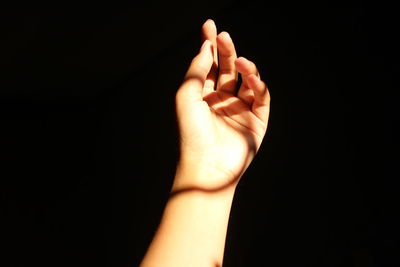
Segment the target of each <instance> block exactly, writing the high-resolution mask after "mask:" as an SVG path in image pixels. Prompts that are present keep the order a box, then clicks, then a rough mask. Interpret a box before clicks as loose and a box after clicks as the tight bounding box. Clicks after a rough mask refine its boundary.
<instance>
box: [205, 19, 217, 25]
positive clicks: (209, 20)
mask: <svg viewBox="0 0 400 267" xmlns="http://www.w3.org/2000/svg"><path fill="white" fill-rule="evenodd" d="M206 22H210V23H212V24H215V22H214V21H213V20H212V19H208V20H206Z"/></svg>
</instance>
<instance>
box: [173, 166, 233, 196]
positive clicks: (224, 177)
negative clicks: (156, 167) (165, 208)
mask: <svg viewBox="0 0 400 267" xmlns="http://www.w3.org/2000/svg"><path fill="white" fill-rule="evenodd" d="M239 179H240V177H233V176H232V175H231V174H230V173H229V172H226V171H224V170H220V169H217V168H215V167H211V166H209V165H208V164H203V163H200V162H196V163H193V162H188V161H183V160H180V161H179V163H178V165H177V168H176V173H175V178H174V182H173V186H172V190H171V193H172V194H176V193H178V192H183V191H199V192H205V193H215V194H217V193H223V194H234V192H235V189H236V185H237V183H238V181H239Z"/></svg>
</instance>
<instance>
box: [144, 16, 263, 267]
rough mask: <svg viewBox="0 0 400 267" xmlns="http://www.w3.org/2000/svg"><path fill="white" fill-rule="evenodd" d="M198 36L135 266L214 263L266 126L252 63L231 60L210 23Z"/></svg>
mask: <svg viewBox="0 0 400 267" xmlns="http://www.w3.org/2000/svg"><path fill="white" fill-rule="evenodd" d="M202 37H203V45H202V47H201V49H200V51H199V53H198V54H197V56H195V57H194V59H193V60H192V62H191V64H190V66H189V69H188V71H187V73H186V75H185V79H184V81H183V83H182V84H181V86H180V87H179V90H178V92H177V94H176V113H177V119H178V127H179V133H180V159H179V162H178V165H177V169H176V175H175V178H174V182H173V186H172V189H171V197H170V199H169V200H168V202H167V204H166V207H165V210H164V213H163V216H162V219H161V223H160V226H159V228H158V230H157V232H156V234H155V236H154V239H153V241H152V242H151V244H150V246H149V249H148V250H147V252H146V255H145V256H144V258H143V261H142V263H141V265H140V266H141V267H160V266H163V267H181V266H182V267H183V266H185V267H187V266H191V267H197V266H199V267H200V266H201V267H216V266H222V262H223V255H224V247H225V240H226V232H227V227H228V221H229V213H230V209H231V205H232V200H233V197H234V193H235V189H236V186H237V184H238V182H239V180H240V178H241V177H242V175H243V173H244V172H245V170H246V169H247V167H248V166H249V164H250V163H251V161H252V159H253V158H254V156H255V155H256V153H257V151H258V149H259V148H260V145H261V142H262V140H263V138H264V135H265V133H266V130H267V125H268V117H269V110H270V94H269V91H268V88H267V86H266V84H265V83H264V82H263V81H262V80H261V78H260V74H259V72H258V70H257V68H256V65H255V64H254V63H253V62H251V61H249V60H247V59H245V58H243V57H239V58H238V57H237V54H236V50H235V46H234V44H233V41H232V39H231V38H230V36H229V34H228V33H227V32H221V33H219V34H217V28H216V26H215V23H214V22H213V21H212V20H207V21H206V22H205V23H204V25H203V27H202ZM217 70H218V75H217ZM238 75H241V77H242V83H241V84H240V86H239V89H238V90H236V88H237V86H238V84H237V78H238Z"/></svg>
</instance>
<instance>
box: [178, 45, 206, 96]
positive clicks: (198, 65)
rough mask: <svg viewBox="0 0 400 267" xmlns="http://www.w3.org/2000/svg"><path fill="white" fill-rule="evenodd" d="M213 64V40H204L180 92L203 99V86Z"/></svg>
mask: <svg viewBox="0 0 400 267" xmlns="http://www.w3.org/2000/svg"><path fill="white" fill-rule="evenodd" d="M212 64H213V54H212V44H211V41H209V40H206V41H204V43H203V45H202V47H201V49H200V52H199V54H198V55H197V56H196V57H194V58H193V60H192V62H191V64H190V66H189V69H188V71H187V72H186V75H185V79H184V82H183V83H182V85H181V87H180V89H179V91H178V94H179V95H181V94H184V95H185V97H186V96H189V97H190V98H191V100H200V101H202V99H203V88H204V84H205V82H206V80H207V76H208V74H209V72H210V69H211V66H212Z"/></svg>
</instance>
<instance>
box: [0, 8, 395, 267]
mask: <svg viewBox="0 0 400 267" xmlns="http://www.w3.org/2000/svg"><path fill="white" fill-rule="evenodd" d="M379 3H380V4H377V3H375V2H367V1H354V2H346V4H345V5H344V4H342V5H337V6H334V5H332V4H327V3H325V4H315V3H313V4H311V3H305V2H301V3H298V4H296V5H293V4H289V3H288V2H284V1H282V2H279V3H273V2H263V3H259V2H254V1H240V0H237V1H230V0H226V1H219V2H213V1H202V2H201V3H200V2H193V3H191V2H185V4H184V5H182V4H181V5H179V3H178V2H168V3H165V2H164V3H158V2H157V3H156V2H154V3H153V2H152V3H148V4H145V5H142V6H136V5H135V4H133V3H132V4H130V5H127V4H126V5H123V6H121V5H117V4H114V5H111V4H110V3H108V4H104V5H101V4H97V6H95V7H94V6H92V7H83V6H79V5H72V4H70V5H64V6H57V7H52V8H47V9H43V8H42V9H41V8H37V7H36V8H17V9H7V10H4V9H3V10H2V11H1V12H2V13H3V14H2V25H3V27H4V29H3V30H2V33H1V36H2V38H1V39H2V42H1V43H2V44H1V46H2V47H3V48H2V49H1V65H2V69H3V70H2V75H1V76H2V78H1V91H0V117H1V120H0V121H1V128H0V129H1V131H0V146H1V147H0V149H1V153H0V155H1V189H0V190H1V197H2V200H1V201H2V203H4V204H5V205H4V206H3V205H2V206H3V207H4V208H2V209H3V212H2V213H3V214H4V215H5V216H2V219H1V224H2V225H1V238H0V240H1V243H2V245H3V246H4V247H5V250H3V251H2V254H4V256H2V257H1V258H2V261H3V262H4V263H2V264H1V265H2V266H39V265H40V266H136V265H138V263H139V262H140V259H141V258H142V257H143V254H144V253H145V251H146V248H147V246H148V244H149V242H150V240H151V238H152V236H153V233H154V231H155V229H156V227H157V224H158V222H159V219H160V216H161V213H162V209H163V207H164V204H165V202H166V200H167V197H168V192H169V189H170V185H171V182H172V179H173V175H174V168H175V163H176V157H177V136H176V128H175V117H174V95H175V92H176V90H177V88H178V86H179V84H180V82H181V80H182V77H183V74H184V72H185V70H186V68H187V66H188V64H189V62H190V60H191V58H192V57H193V56H194V55H195V54H196V53H197V51H198V49H199V46H200V39H199V36H200V27H201V25H202V23H203V22H204V21H205V20H206V19H207V18H213V19H214V20H215V21H216V23H217V26H218V28H219V30H220V31H221V30H226V31H228V32H229V33H230V34H231V36H232V38H233V39H234V41H235V44H236V47H237V50H238V54H239V55H241V56H245V57H247V58H249V59H251V60H253V61H254V62H255V63H256V64H257V65H258V67H259V70H260V73H261V75H262V77H263V78H264V80H265V81H266V82H267V84H268V85H269V87H270V92H271V96H272V103H271V116H270V123H269V130H268V133H267V136H266V138H265V141H264V143H263V145H262V147H261V150H260V151H259V154H258V155H257V157H256V159H255V160H254V162H253V163H252V165H251V166H250V167H249V169H248V171H247V172H246V174H245V175H244V177H243V178H242V180H241V182H240V184H239V186H238V188H237V193H236V196H235V200H234V203H233V208H232V213H231V220H230V225H229V232H228V237H227V246H226V252H225V259H224V261H225V266H398V265H400V256H399V255H400V250H399V225H400V220H399V208H398V205H397V202H398V199H399V188H398V183H397V179H398V177H399V175H398V170H397V166H396V164H397V153H398V152H397V151H398V150H397V148H398V147H397V146H396V143H395V138H396V137H397V134H398V131H397V129H396V127H395V126H396V123H397V120H398V119H397V116H396V111H397V106H396V104H397V98H396V97H395V94H394V91H395V89H396V88H398V87H397V85H398V81H397V76H398V74H399V73H398V71H399V61H398V53H397V49H398V46H399V43H398V42H396V39H397V38H396V37H397V35H398V20H397V16H398V14H397V11H396V9H395V8H394V6H391V5H385V4H383V2H379ZM175 6H177V7H175Z"/></svg>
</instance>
